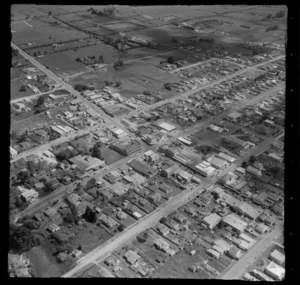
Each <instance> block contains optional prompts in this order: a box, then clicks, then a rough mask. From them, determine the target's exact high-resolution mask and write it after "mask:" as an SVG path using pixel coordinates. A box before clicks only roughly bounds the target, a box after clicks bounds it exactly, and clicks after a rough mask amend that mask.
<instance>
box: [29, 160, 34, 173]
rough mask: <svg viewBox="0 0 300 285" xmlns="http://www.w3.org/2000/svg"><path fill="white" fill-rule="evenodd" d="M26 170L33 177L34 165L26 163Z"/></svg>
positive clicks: (31, 162)
mask: <svg viewBox="0 0 300 285" xmlns="http://www.w3.org/2000/svg"><path fill="white" fill-rule="evenodd" d="M27 168H28V171H29V173H30V175H31V176H33V174H34V173H35V164H34V162H33V161H32V160H29V161H28V162H27Z"/></svg>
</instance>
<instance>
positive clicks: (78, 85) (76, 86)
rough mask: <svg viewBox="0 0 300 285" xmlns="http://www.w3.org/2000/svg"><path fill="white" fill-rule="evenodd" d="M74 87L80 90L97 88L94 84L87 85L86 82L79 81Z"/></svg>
mask: <svg viewBox="0 0 300 285" xmlns="http://www.w3.org/2000/svg"><path fill="white" fill-rule="evenodd" d="M74 89H75V90H76V91H78V92H82V91H85V90H95V87H92V86H89V85H86V84H81V83H78V84H76V85H75V86H74Z"/></svg>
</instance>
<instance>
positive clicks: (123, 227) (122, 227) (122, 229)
mask: <svg viewBox="0 0 300 285" xmlns="http://www.w3.org/2000/svg"><path fill="white" fill-rule="evenodd" d="M124 229H125V226H124V225H123V224H120V225H119V226H118V230H119V232H123V231H124Z"/></svg>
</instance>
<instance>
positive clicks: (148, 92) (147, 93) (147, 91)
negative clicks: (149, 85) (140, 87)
mask: <svg viewBox="0 0 300 285" xmlns="http://www.w3.org/2000/svg"><path fill="white" fill-rule="evenodd" d="M143 94H144V95H151V93H150V91H149V90H145V91H144V92H143Z"/></svg>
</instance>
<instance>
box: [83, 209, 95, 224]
mask: <svg viewBox="0 0 300 285" xmlns="http://www.w3.org/2000/svg"><path fill="white" fill-rule="evenodd" d="M84 218H85V219H86V220H87V221H88V222H89V223H93V224H94V223H96V222H97V219H98V217H97V213H96V211H94V210H92V209H91V207H89V206H87V207H86V209H85V213H84Z"/></svg>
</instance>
